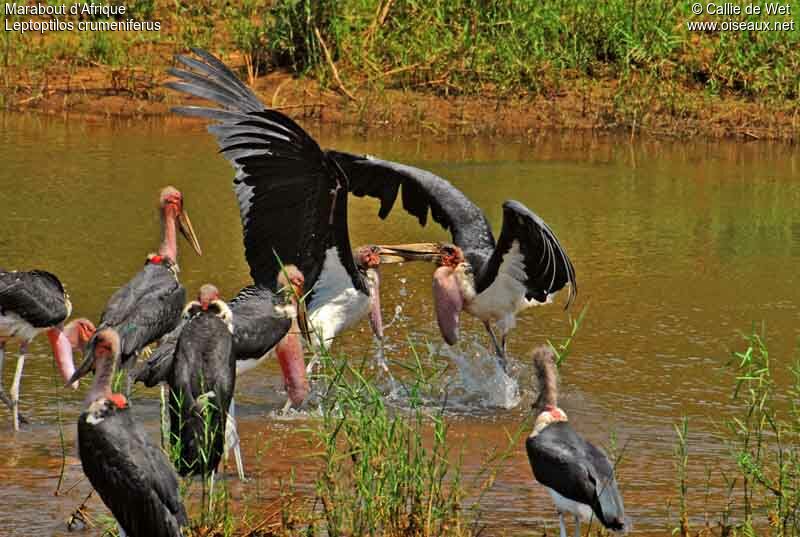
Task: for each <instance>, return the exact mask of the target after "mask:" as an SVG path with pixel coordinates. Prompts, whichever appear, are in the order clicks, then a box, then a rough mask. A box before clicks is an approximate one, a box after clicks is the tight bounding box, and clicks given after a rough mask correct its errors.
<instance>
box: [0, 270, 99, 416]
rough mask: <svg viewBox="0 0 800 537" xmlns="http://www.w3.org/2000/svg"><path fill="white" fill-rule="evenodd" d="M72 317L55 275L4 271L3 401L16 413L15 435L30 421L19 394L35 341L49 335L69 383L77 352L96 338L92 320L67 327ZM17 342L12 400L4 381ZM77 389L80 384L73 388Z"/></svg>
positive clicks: (0, 295) (0, 278)
mask: <svg viewBox="0 0 800 537" xmlns="http://www.w3.org/2000/svg"><path fill="white" fill-rule="evenodd" d="M70 313H72V303H71V302H70V300H69V296H68V295H67V293H66V291H64V286H63V285H62V284H61V281H60V280H59V279H58V278H57V277H56V276H55V275H54V274H51V273H50V272H46V271H43V270H33V271H30V272H16V271H6V270H3V269H0V400H2V401H3V403H5V405H6V406H7V407H8V409H9V410H10V411H11V413H12V416H13V424H14V430H15V431H16V430H19V423H20V421H22V422H23V423H24V422H26V421H27V420H26V418H25V417H24V416H21V415H20V412H19V391H20V385H21V383H22V369H23V367H24V365H25V356H26V354H27V352H28V344H29V343H30V342H31V340H33V338H34V337H36V336H37V335H38V334H39V333H41V332H46V333H47V339H48V340H49V341H50V347H51V348H52V350H53V358H54V359H55V363H56V366H57V368H58V371H59V373H60V374H61V376H62V377H63V379H64V380H65V381H66V380H68V379H69V378H70V377H71V376H72V373H73V372H74V371H75V365H74V359H73V356H72V353H73V351H74V350H81V351H82V350H84V348H85V346H86V344H87V343H88V341H89V339H90V338H91V337H92V335H93V334H94V325H93V324H92V322H91V321H89V320H88V319H75V320H73V321H71V322H70V323H68V324H67V325H66V326H64V321H65V320H66V319H67V318H68V317H69V316H70ZM13 340H18V341H19V342H20V350H19V358H17V368H16V371H15V372H14V380H13V382H12V384H11V390H10V397H9V395H7V394H6V393H5V390H4V389H3V385H2V378H3V365H4V362H5V346H6V343H8V342H9V341H13ZM77 387H78V385H77V384H75V385H74V386H73V388H77Z"/></svg>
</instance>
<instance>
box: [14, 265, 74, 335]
mask: <svg viewBox="0 0 800 537" xmlns="http://www.w3.org/2000/svg"><path fill="white" fill-rule="evenodd" d="M70 309H71V305H70V302H69V296H68V295H67V293H66V291H65V290H64V286H63V285H62V284H61V281H60V280H59V279H58V278H57V277H56V276H55V275H54V274H52V273H50V272H47V271H44V270H32V271H29V272H15V271H11V272H9V271H2V270H0V315H4V314H6V313H15V314H16V315H18V316H19V317H20V318H21V319H22V320H23V321H25V322H26V323H28V324H29V325H30V326H32V327H33V328H49V327H51V326H55V325H57V324H59V323H61V322H63V321H64V320H66V318H67V317H68V316H69V314H70ZM0 335H5V334H0Z"/></svg>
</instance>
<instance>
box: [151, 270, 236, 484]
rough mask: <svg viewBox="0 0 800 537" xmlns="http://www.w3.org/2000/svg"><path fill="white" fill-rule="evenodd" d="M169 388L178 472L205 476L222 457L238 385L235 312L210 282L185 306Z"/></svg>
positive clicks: (173, 442)
mask: <svg viewBox="0 0 800 537" xmlns="http://www.w3.org/2000/svg"><path fill="white" fill-rule="evenodd" d="M183 318H184V319H185V321H184V323H183V327H182V329H181V333H180V337H179V338H178V342H177V346H176V348H175V354H174V355H173V358H172V367H171V368H170V369H171V370H170V372H169V375H168V377H167V379H166V381H167V384H168V385H169V388H170V389H169V392H170V393H169V398H168V401H169V415H170V440H171V443H172V444H177V445H178V447H179V448H180V450H179V452H180V458H179V459H178V460H177V461H176V467H177V469H178V473H179V474H180V475H182V476H186V475H202V476H207V475H209V474H211V473H212V472H214V471H215V470H216V468H217V466H218V465H219V461H220V460H221V459H222V454H223V444H224V437H225V424H226V422H227V414H228V407H229V405H230V403H231V400H232V399H233V390H234V388H235V386H236V359H235V356H234V354H233V314H232V313H231V310H230V308H229V307H228V305H227V304H226V303H225V302H224V301H222V300H220V298H219V291H218V290H217V288H216V287H215V286H213V285H211V284H206V285H203V286H202V287H201V288H200V293H199V296H198V297H197V300H194V301H192V302H190V303H189V304H187V306H186V308H185V309H184V313H183Z"/></svg>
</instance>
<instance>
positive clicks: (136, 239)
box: [0, 115, 800, 536]
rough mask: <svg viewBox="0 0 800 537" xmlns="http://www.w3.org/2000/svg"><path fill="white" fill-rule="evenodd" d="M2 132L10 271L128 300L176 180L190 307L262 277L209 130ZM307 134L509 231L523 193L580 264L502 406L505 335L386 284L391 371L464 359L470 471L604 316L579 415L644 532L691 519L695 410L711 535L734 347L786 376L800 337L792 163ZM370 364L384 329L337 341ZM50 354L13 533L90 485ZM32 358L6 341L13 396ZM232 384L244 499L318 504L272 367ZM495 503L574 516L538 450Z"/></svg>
mask: <svg viewBox="0 0 800 537" xmlns="http://www.w3.org/2000/svg"><path fill="white" fill-rule="evenodd" d="M301 123H302V122H301ZM0 126H1V128H0V148H1V149H0V187H1V188H0V266H4V267H6V268H17V269H32V268H42V269H47V270H50V271H52V272H54V273H56V274H57V275H58V276H59V277H60V278H61V279H62V281H63V282H64V283H65V285H66V286H67V288H68V290H69V293H70V295H71V297H72V300H73V303H74V305H75V315H80V316H86V317H89V318H91V319H94V320H97V319H98V318H99V315H100V312H101V311H102V308H103V306H104V305H105V302H106V300H107V298H108V297H109V296H110V295H111V293H112V292H113V291H114V289H116V288H117V287H118V286H120V285H121V284H124V283H125V282H126V281H127V280H128V279H129V278H130V277H131V276H132V275H133V274H134V273H135V272H136V271H137V270H138V269H139V268H140V266H141V264H142V263H143V261H144V258H145V255H146V254H147V253H148V252H150V251H153V250H154V249H155V248H156V247H157V245H158V218H157V213H156V205H157V196H158V190H159V189H160V187H162V186H164V185H166V184H173V185H175V186H177V187H178V188H180V189H181V190H182V191H183V192H184V195H185V200H186V201H185V204H186V208H187V209H188V211H189V213H190V215H191V216H192V220H193V223H194V226H195V229H196V231H197V233H198V235H199V238H200V241H201V244H202V246H203V250H204V255H203V257H202V258H199V257H197V256H195V255H194V253H193V252H191V250H190V248H188V245H187V244H186V243H185V242H183V243H181V244H180V245H179V246H180V265H181V269H182V273H181V279H182V281H183V282H184V284H185V285H186V286H187V288H188V289H189V291H190V293H194V291H195V290H196V289H197V288H198V287H199V285H201V284H202V283H205V282H207V281H209V282H213V283H215V284H216V285H217V286H218V287H219V288H220V289H221V291H222V292H223V294H224V295H225V296H228V297H230V296H232V295H233V294H234V293H235V292H236V291H237V290H238V289H239V288H241V287H242V286H244V285H246V284H247V283H248V281H249V275H248V268H247V265H246V263H245V261H244V256H243V248H242V244H241V226H240V223H239V215H238V209H237V207H236V203H235V199H234V196H233V195H232V193H231V186H230V183H231V178H232V172H231V170H230V168H229V166H228V164H227V162H226V161H225V160H224V159H223V158H222V157H221V156H220V155H218V154H217V148H216V146H215V144H214V142H213V140H212V138H211V137H210V136H209V135H208V134H207V133H206V132H205V130H204V128H203V127H202V126H201V125H200V124H198V123H193V122H192V123H179V124H177V123H165V122H162V121H151V122H148V121H122V122H118V123H110V122H107V121H96V122H94V121H91V120H84V119H73V120H69V121H65V120H63V119H54V118H47V117H42V116H30V115H26V116H21V115H0ZM307 126H308V127H309V130H310V131H311V132H312V134H313V135H314V136H315V137H316V138H317V139H318V140H319V141H320V143H321V145H322V146H323V147H336V148H337V149H342V150H347V151H354V152H368V153H371V154H375V155H379V156H381V157H382V158H386V159H390V160H397V161H402V162H405V163H409V164H413V165H416V166H420V167H423V168H426V169H429V170H431V171H433V172H435V173H437V174H439V175H441V176H443V177H445V178H448V179H449V180H451V181H452V182H453V183H454V184H455V185H456V186H458V187H459V188H460V189H461V190H463V191H464V192H465V193H466V194H467V195H468V196H469V197H470V198H471V199H472V200H473V201H474V202H475V203H476V204H478V205H479V206H480V207H481V208H483V210H484V211H485V212H486V214H487V216H488V218H489V220H490V221H491V222H492V224H493V225H494V226H495V230H497V231H499V226H500V223H501V218H502V210H501V204H502V202H503V201H504V200H506V199H517V200H519V201H521V202H523V203H524V204H526V205H527V206H528V207H530V208H531V209H532V210H534V211H535V212H537V213H538V214H539V215H540V216H542V217H543V218H544V219H545V221H547V222H548V224H549V225H550V226H551V227H552V229H553V230H554V231H555V233H556V234H557V235H558V237H559V238H560V240H561V243H562V245H563V246H564V247H565V248H566V250H567V251H568V253H569V255H570V256H571V258H572V261H573V263H574V265H575V270H576V274H577V279H578V287H579V293H578V298H577V301H576V303H575V304H573V306H572V307H571V308H570V309H569V310H568V311H567V312H565V311H564V310H563V308H562V306H563V301H564V299H565V296H561V297H557V300H556V304H554V305H551V306H548V307H544V308H536V309H534V310H529V311H527V312H526V313H524V314H523V315H522V316H520V318H519V320H518V324H517V327H516V329H515V330H514V332H512V334H511V337H510V343H509V350H510V354H511V355H512V357H513V359H514V362H515V369H514V371H515V374H514V376H515V381H516V382H518V387H519V394H520V398H519V401H518V402H517V401H516V400H509V398H508V397H506V396H505V395H503V393H502V391H503V390H504V389H506V388H508V387H509V386H507V385H502V383H496V382H493V379H492V378H491V377H492V375H491V374H490V373H491V371H489V370H491V367H489V369H488V370H487V369H486V358H485V356H483V355H485V350H483V349H484V347H486V346H488V341H487V340H486V337H485V334H484V333H483V330H482V327H481V326H480V325H479V324H477V323H475V322H474V321H471V320H469V319H466V318H465V319H463V320H464V321H465V325H464V328H463V332H462V333H463V334H464V338H463V339H464V342H463V343H462V345H461V347H460V348H458V349H446V348H444V347H442V346H441V343H440V339H439V337H438V334H437V331H436V325H435V323H434V322H433V310H432V303H431V296H430V276H431V267H430V266H423V265H406V266H402V267H390V268H387V269H386V270H385V271H384V273H383V295H382V302H383V309H384V316H385V318H386V319H389V318H391V317H392V316H393V314H394V313H395V311H396V308H398V307H399V308H400V309H399V313H398V315H396V319H395V322H394V323H393V324H392V325H391V326H390V327H389V328H388V329H387V330H386V339H387V355H388V357H389V358H390V359H391V360H395V361H403V360H407V359H409V354H410V352H409V344H413V345H415V347H416V348H419V349H421V350H423V351H424V352H423V354H424V355H425V356H427V355H428V351H427V350H426V349H427V348H428V347H429V348H430V349H431V352H432V353H433V357H434V359H435V360H437V363H443V364H450V371H449V372H448V379H449V380H450V382H451V386H453V390H454V391H453V394H452V397H451V399H450V402H451V406H452V408H451V412H450V420H451V437H450V442H451V444H452V446H453V453H454V454H459V453H460V454H462V455H463V465H464V467H463V470H464V473H465V474H466V475H467V476H472V475H475V474H476V473H477V472H478V471H479V469H480V468H481V466H482V463H483V461H484V460H485V458H486V456H487V453H488V452H490V451H491V450H492V449H495V448H502V447H504V446H506V445H507V443H508V439H507V434H513V433H514V432H515V431H516V430H517V429H518V428H519V427H520V426H521V425H522V424H524V423H526V420H528V419H529V416H528V408H529V406H530V402H531V400H532V398H533V386H532V378H531V370H530V367H529V365H528V364H527V363H526V360H527V358H528V357H529V355H530V350H531V349H532V348H533V347H534V346H536V345H539V344H542V343H545V342H546V341H547V340H548V339H550V340H552V341H554V342H559V341H562V340H563V338H565V337H566V336H567V335H568V334H569V331H570V321H569V320H570V316H571V317H572V318H574V317H576V316H577V315H578V313H579V312H580V311H581V310H582V308H584V307H585V306H587V305H588V310H587V313H586V317H585V320H584V323H583V325H582V326H581V328H580V330H579V331H578V334H577V336H576V337H575V339H574V341H573V342H572V354H571V356H570V357H569V358H568V360H567V362H566V364H565V365H564V367H563V368H562V374H561V380H562V400H561V406H562V407H563V408H564V409H565V410H566V412H567V413H568V414H569V416H570V420H571V422H572V423H573V425H574V426H575V427H576V429H578V430H579V431H580V432H581V433H583V434H584V435H585V436H586V437H587V438H589V439H591V440H592V441H594V442H596V443H598V444H601V445H604V446H606V447H613V445H614V444H615V445H616V446H617V448H618V449H621V450H622V451H623V456H622V460H621V461H620V463H619V467H618V479H619V482H620V488H621V490H622V492H623V495H624V497H625V502H626V507H627V510H628V514H629V515H630V517H631V518H632V519H633V521H634V524H635V526H634V532H635V533H637V534H641V535H648V534H650V535H659V534H664V533H665V532H666V531H667V530H668V529H670V528H671V527H673V526H674V525H675V523H676V518H677V515H676V514H675V513H676V510H677V506H676V498H677V496H676V490H677V483H676V472H675V458H674V456H673V449H674V445H675V431H674V425H675V424H676V423H678V422H679V421H680V420H681V418H682V417H683V416H688V418H689V423H690V461H689V467H690V471H691V475H692V483H691V485H692V488H691V490H690V499H691V500H692V504H691V505H692V523H693V524H695V525H697V524H701V523H702V522H703V512H704V510H705V506H706V505H708V506H709V510H712V511H713V509H714V508H715V507H718V506H719V505H721V504H722V503H723V500H724V498H723V493H722V488H721V487H722V482H721V479H720V478H719V473H718V471H717V470H718V469H719V468H720V465H722V466H724V463H722V462H721V457H723V456H724V455H726V453H727V452H726V451H725V447H724V445H723V444H722V443H721V441H720V440H719V438H718V434H717V432H718V431H719V429H720V423H721V420H723V419H724V418H725V417H726V416H729V415H730V414H731V412H733V411H735V409H736V407H735V405H734V403H732V401H731V391H732V387H733V383H734V375H733V374H732V373H731V371H730V370H729V369H728V368H726V367H725V363H726V362H727V360H728V359H729V357H730V352H731V351H732V350H736V349H742V348H743V345H744V343H743V342H742V339H741V335H740V333H741V332H749V331H750V330H751V328H752V326H753V324H754V323H756V324H757V325H758V327H759V330H760V329H761V328H762V326H763V329H764V330H765V333H766V336H767V341H768V343H769V345H770V351H771V355H772V356H773V357H774V358H773V359H774V360H775V361H776V362H777V363H778V367H779V368H781V370H782V371H783V372H785V370H786V368H787V367H788V363H789V359H790V358H791V356H792V354H793V352H794V349H795V347H796V343H797V337H798V334H800V325H799V324H798V304H800V285H798V283H800V282H799V281H798V280H799V279H800V276H798V273H799V271H798V270H797V264H798V258H800V212H798V208H800V170H799V169H798V165H799V164H800V161H799V160H798V154H797V152H796V151H795V150H794V149H792V148H790V147H786V146H780V145H767V144H760V143H733V142H698V141H690V142H655V141H645V142H640V141H634V142H631V141H630V140H628V139H627V138H609V137H602V138H597V137H593V136H592V135H590V134H581V133H577V134H576V133H570V134H557V133H556V134H547V135H542V136H540V137H535V138H530V139H525V140H519V139H513V138H499V137H495V138H486V137H481V138H467V139H464V138H441V137H439V136H433V135H431V134H429V133H427V132H419V133H412V134H404V135H402V136H390V135H381V134H379V133H375V132H370V133H369V134H368V135H366V136H365V135H361V134H359V133H356V132H341V131H338V130H330V129H321V128H320V127H319V126H317V125H316V124H314V123H313V122H311V123H307ZM350 218H351V236H352V242H353V244H354V245H355V244H362V243H376V242H381V243H392V242H412V241H418V240H430V239H434V240H447V239H448V236H447V234H446V233H445V232H443V231H442V230H441V229H439V228H437V227H435V225H434V226H432V225H430V224H429V226H428V227H427V228H425V229H422V228H419V227H418V225H417V224H416V221H415V220H414V219H412V218H411V217H408V216H407V215H405V214H404V213H403V212H402V211H400V210H396V211H395V212H394V213H393V214H392V215H391V216H390V218H389V219H388V220H386V221H380V220H378V218H377V203H376V202H375V201H372V200H364V199H352V200H351V201H350ZM375 350H376V348H375V344H374V342H373V341H372V339H371V336H370V335H369V327H368V324H367V322H366V321H364V322H363V323H361V324H360V325H359V326H358V327H357V328H355V329H353V330H351V331H350V332H348V333H346V334H345V335H343V336H342V337H341V338H340V340H339V341H338V342H337V343H336V346H335V348H334V351H335V353H337V354H338V353H342V354H345V355H347V356H350V357H351V358H360V357H363V356H365V355H367V356H371V355H373V354H374V353H375ZM31 352H32V356H31V358H30V359H29V360H28V362H27V363H26V368H25V376H24V381H23V394H22V406H23V410H24V411H26V412H27V413H28V414H30V415H32V416H33V417H34V424H33V425H31V426H27V427H25V428H24V430H23V431H22V432H20V433H19V434H16V435H14V434H13V432H12V430H11V426H10V415H9V414H8V412H7V411H6V409H5V408H2V409H0V434H2V438H3V442H2V455H0V497H2V498H3V501H0V528H2V531H0V533H2V534H3V535H13V536H28V535H50V534H54V535H59V534H62V533H64V532H65V527H64V522H63V521H64V519H65V518H66V517H67V515H69V513H70V512H71V511H72V510H73V509H75V507H76V506H77V505H78V504H79V503H80V502H81V501H82V499H83V498H84V497H85V496H86V494H87V493H88V492H89V490H90V489H89V486H88V484H87V483H86V482H85V481H82V482H78V480H79V479H80V477H81V475H82V474H81V470H80V465H79V463H78V461H77V459H76V458H75V453H76V451H75V447H74V445H75V426H74V424H75V419H76V417H77V415H78V413H79V411H80V407H81V398H82V396H81V393H82V390H81V391H79V392H78V393H75V392H71V391H67V390H64V389H63V388H61V387H60V386H59V383H58V382H57V381H56V380H55V375H54V369H53V365H52V359H50V358H49V356H48V347H47V344H46V338H39V339H38V340H37V341H36V342H35V343H34V344H33V346H32V350H31ZM15 353H16V346H11V347H10V348H9V352H8V354H7V360H6V362H7V365H6V370H5V371H4V374H3V382H4V385H5V386H6V387H8V386H9V385H10V382H11V376H12V374H13V369H14V367H13V363H14V359H15ZM459 364H460V368H459ZM481 367H483V369H481ZM486 371H489V373H487V372H486ZM778 376H779V378H783V377H784V376H785V375H781V374H780V373H779V375H778ZM237 388H238V391H237V400H238V402H239V413H240V429H241V435H242V442H243V448H244V455H245V464H246V467H247V470H248V473H249V474H250V476H251V480H250V481H249V482H247V483H245V484H240V483H238V481H237V480H235V479H233V478H231V479H229V484H230V487H231V491H232V494H233V497H234V499H235V500H236V501H242V502H244V501H247V499H248V498H249V499H250V502H251V504H252V506H251V507H252V509H258V506H259V505H262V504H265V503H267V502H268V501H269V500H270V499H271V498H272V499H274V497H275V495H276V494H277V491H278V488H279V485H278V482H279V480H281V479H288V477H289V475H290V472H291V471H292V470H294V479H295V483H296V486H297V487H298V490H300V491H301V492H302V491H310V490H312V489H313V479H314V471H313V468H311V467H310V466H309V465H308V463H307V462H306V461H307V459H304V458H303V455H304V454H306V452H307V451H308V450H309V447H308V442H307V440H306V439H305V437H304V436H303V435H302V434H300V433H298V432H297V429H300V428H304V427H306V426H308V425H309V424H313V423H314V421H313V419H312V418H308V417H306V418H303V417H301V418H296V419H292V420H285V419H279V418H276V417H275V412H276V410H277V409H279V407H280V406H282V404H283V402H284V401H285V395H284V394H283V393H282V390H281V382H280V380H279V375H278V369H277V366H276V365H275V364H268V365H266V366H265V367H264V368H263V369H261V370H258V371H257V372H253V373H251V374H249V375H248V376H245V377H243V378H242V379H241V380H240V382H239V383H238V386H237ZM156 394H157V392H156V391H150V390H137V391H136V392H135V394H134V401H135V408H136V412H137V415H139V416H140V417H141V419H142V420H143V421H144V422H145V424H146V426H147V428H148V429H149V430H150V431H151V432H152V434H153V437H154V439H155V438H156V437H157V433H156V430H157V429H156V428H157V416H158V409H157V396H156ZM512 403H516V404H513V405H512ZM507 406H512V408H506V407H507ZM59 413H60V414H61V416H62V421H63V423H64V435H65V442H66V445H67V451H68V454H69V457H68V459H67V471H66V475H65V487H69V486H72V485H74V484H75V483H76V482H78V483H77V485H75V486H74V488H72V489H71V490H69V491H68V492H67V493H63V494H61V495H59V496H54V491H55V489H56V484H57V479H58V474H59V468H60V465H61V447H60V440H59V433H58V421H59V419H58V416H59ZM706 468H711V474H710V475H711V480H710V481H709V485H708V486H706V484H705V483H706ZM707 490H708V494H706V491H707ZM253 498H258V500H253ZM468 501H470V500H469V498H468ZM472 501H474V499H473V500H472ZM89 505H90V507H91V508H92V509H93V512H94V514H97V513H100V512H102V507H101V505H100V504H99V502H97V501H96V499H93V500H91V501H90V503H89ZM481 511H482V519H481V520H482V523H483V524H485V525H486V530H485V532H484V534H485V535H504V534H505V535H541V533H542V530H543V529H544V528H545V527H547V528H548V530H549V531H550V532H553V531H557V529H558V526H557V518H556V513H555V510H554V508H553V506H552V503H551V502H550V499H549V497H548V496H547V494H546V493H545V492H544V490H543V489H542V488H541V487H540V486H538V485H537V484H535V483H534V481H533V479H532V476H531V473H530V468H529V466H528V462H527V459H526V456H525V454H524V448H523V445H522V441H521V440H520V441H519V442H518V445H517V446H516V453H515V455H514V456H513V457H511V458H510V459H509V460H508V462H507V463H506V464H505V465H504V466H503V467H502V468H501V471H500V473H499V475H498V477H497V481H496V483H495V485H494V487H493V488H492V489H491V490H490V491H489V492H488V493H487V494H486V495H485V496H483V498H482V499H481ZM86 534H87V535H95V534H99V533H98V532H94V533H93V532H91V531H90V532H88V533H86Z"/></svg>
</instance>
